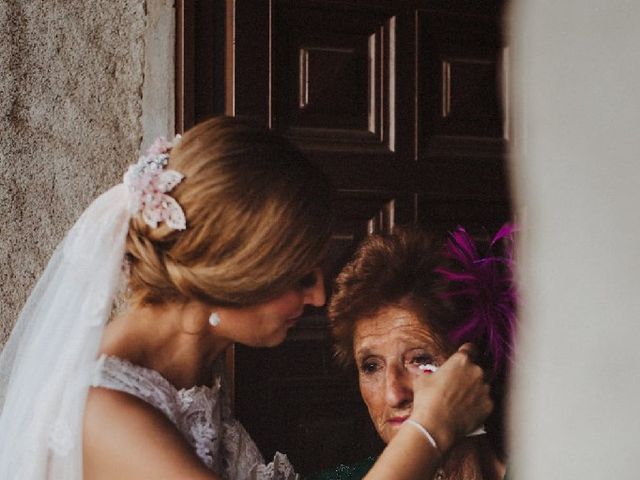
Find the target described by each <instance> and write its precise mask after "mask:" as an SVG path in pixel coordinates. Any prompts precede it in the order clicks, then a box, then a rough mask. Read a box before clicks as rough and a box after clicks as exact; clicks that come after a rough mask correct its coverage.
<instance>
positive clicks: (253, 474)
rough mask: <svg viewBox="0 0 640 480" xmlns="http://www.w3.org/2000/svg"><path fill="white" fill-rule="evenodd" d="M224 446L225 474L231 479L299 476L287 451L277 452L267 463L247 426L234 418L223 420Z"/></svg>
mask: <svg viewBox="0 0 640 480" xmlns="http://www.w3.org/2000/svg"><path fill="white" fill-rule="evenodd" d="M222 448H223V449H224V451H225V452H224V459H225V474H226V475H225V478H227V479H228V480H297V479H298V478H299V476H298V475H297V474H296V473H295V471H294V469H293V466H292V465H291V462H289V459H288V458H287V456H286V455H284V454H282V453H280V452H276V454H275V456H274V458H273V461H272V462H270V463H268V464H265V462H264V459H263V457H262V454H261V453H260V451H259V450H258V447H257V446H256V444H255V443H254V442H253V440H252V439H251V437H250V436H249V434H248V433H247V431H246V430H245V429H244V427H243V426H242V425H241V424H240V422H238V421H237V420H235V419H232V418H230V419H227V420H226V421H225V422H224V428H223V438H222Z"/></svg>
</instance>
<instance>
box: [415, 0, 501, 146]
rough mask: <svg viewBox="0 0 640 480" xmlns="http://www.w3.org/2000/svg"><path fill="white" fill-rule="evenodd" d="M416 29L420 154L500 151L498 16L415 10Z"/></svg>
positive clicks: (499, 43)
mask: <svg viewBox="0 0 640 480" xmlns="http://www.w3.org/2000/svg"><path fill="white" fill-rule="evenodd" d="M417 29H418V41H419V45H418V51H419V52H420V53H419V55H418V72H417V73H418V98H419V107H418V117H419V120H418V121H419V130H420V137H419V144H418V145H419V150H420V154H419V155H420V157H430V156H433V155H438V154H448V155H452V154H461V153H467V154H469V153H471V154H476V155H477V154H478V153H479V152H483V151H487V152H490V153H494V154H495V153H498V154H500V153H501V152H500V147H502V144H503V143H504V141H503V138H504V131H503V130H504V128H503V112H502V107H501V102H502V98H501V97H502V95H501V93H500V92H501V90H500V89H501V88H502V85H501V72H502V64H501V57H502V48H503V46H502V39H501V33H500V23H499V19H497V18H495V17H491V16H482V15H464V14H460V13H446V12H445V13H443V12H439V11H430V10H419V11H418V12H417Z"/></svg>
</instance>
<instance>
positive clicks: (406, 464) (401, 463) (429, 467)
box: [364, 425, 441, 480]
mask: <svg viewBox="0 0 640 480" xmlns="http://www.w3.org/2000/svg"><path fill="white" fill-rule="evenodd" d="M440 460H441V458H440V452H439V451H438V450H436V449H435V448H434V447H433V446H432V445H431V444H430V443H428V442H427V440H426V439H425V438H424V436H423V434H422V433H420V431H418V430H417V429H415V428H411V426H410V425H404V426H403V427H402V428H401V429H400V431H399V432H398V433H397V434H396V436H395V437H394V438H393V440H392V441H391V442H390V443H389V445H387V447H386V448H385V449H384V451H383V452H382V455H380V458H378V460H377V461H376V463H375V465H374V466H373V467H372V468H371V470H370V471H369V473H368V474H367V476H366V477H364V478H365V480H389V479H390V478H393V479H394V480H416V479H423V478H430V476H433V475H434V474H435V471H436V469H437V468H438V465H439V464H440Z"/></svg>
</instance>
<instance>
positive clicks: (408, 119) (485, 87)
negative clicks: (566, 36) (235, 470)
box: [177, 0, 509, 472]
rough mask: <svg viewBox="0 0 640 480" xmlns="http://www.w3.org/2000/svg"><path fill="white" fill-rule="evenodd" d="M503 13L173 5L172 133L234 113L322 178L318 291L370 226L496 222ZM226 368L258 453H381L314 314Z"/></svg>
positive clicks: (300, 456)
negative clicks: (276, 343) (269, 132)
mask: <svg viewBox="0 0 640 480" xmlns="http://www.w3.org/2000/svg"><path fill="white" fill-rule="evenodd" d="M501 12H502V5H501V3H500V1H499V0H496V1H479V0H475V1H454V0H448V1H445V0H432V1H426V0H422V1H419V0H413V1H408V0H406V1H401V0H394V1H388V0H387V1H383V0H367V1H365V0H358V1H328V0H325V1H319V0H318V1H316V0H254V1H251V0H227V1H226V2H223V1H214V0H211V1H204V0H200V1H187V0H184V1H183V2H182V3H180V4H179V8H178V14H179V15H178V27H179V29H178V33H179V35H178V37H179V42H178V67H179V68H178V96H177V99H178V125H179V128H180V129H184V128H188V127H189V126H191V125H192V124H193V123H195V122H197V121H198V120H200V119H202V118H205V117H207V116H210V115H213V114H220V113H226V114H229V115H238V116H242V117H245V118H247V119H251V120H253V121H255V122H257V123H260V124H263V125H267V126H269V127H270V128H273V129H275V130H277V131H279V132H282V133H283V134H284V135H286V136H287V137H289V138H290V139H292V140H293V141H294V142H295V143H296V144H298V145H299V146H300V148H301V149H302V150H304V151H305V152H306V154H307V155H308V156H309V157H310V158H311V159H312V160H313V161H314V162H316V163H317V164H318V165H319V166H320V167H321V168H322V169H324V170H325V171H326V172H327V174H328V175H329V176H330V177H331V179H332V180H333V182H334V184H335V186H336V187H337V188H338V190H339V198H340V208H339V213H340V218H339V222H338V224H337V227H336V230H335V232H334V236H333V239H332V245H331V253H330V258H329V260H328V262H327V265H326V272H327V287H329V288H330V284H331V280H332V278H333V277H335V274H336V273H337V272H338V271H339V269H340V268H341V267H342V265H344V263H345V262H346V261H347V259H348V258H349V256H350V255H351V253H352V252H353V250H354V248H355V247H356V245H357V244H358V243H359V242H360V241H361V240H362V239H363V238H364V237H365V236H366V235H367V234H369V233H372V232H378V231H389V230H390V229H391V228H392V227H393V225H394V224H407V223H418V224H421V225H422V226H424V228H426V229H428V230H431V231H433V232H435V233H436V234H443V232H444V231H446V230H447V229H451V228H453V227H455V226H456V225H457V224H463V225H465V226H467V227H468V228H469V229H470V230H472V231H477V230H479V229H481V228H483V227H486V228H488V229H493V228H495V227H496V226H497V225H499V224H500V223H502V222H503V221H505V220H506V219H508V217H509V202H508V192H507V187H506V180H505V165H504V160H505V150H506V143H507V142H506V135H505V131H506V130H507V129H506V127H505V123H506V121H505V115H504V102H503V101H502V100H503V98H502V97H503V91H504V86H503V80H504V76H503V74H502V71H503V68H504V65H503V63H504V58H505V55H504V52H505V45H504V42H503V39H502V35H501ZM230 363H232V371H233V375H234V381H235V389H236V391H235V409H236V414H237V416H238V417H239V418H240V420H241V421H242V422H243V424H244V425H245V427H246V428H247V430H248V431H249V432H250V433H251V435H252V436H253V438H254V439H255V440H256V442H257V443H258V445H259V447H260V448H261V449H262V450H263V452H264V454H265V455H266V456H267V457H269V456H271V455H272V454H273V452H274V451H275V450H280V451H283V452H285V453H287V454H288V455H289V457H290V458H291V460H292V461H293V462H294V465H296V467H297V468H298V469H299V470H300V471H302V472H309V471H313V470H316V469H319V468H323V467H326V466H331V465H334V464H336V463H339V462H349V461H354V460H359V459H362V458H363V457H365V456H367V455H369V454H375V453H377V451H378V449H379V448H380V443H379V441H378V440H377V438H376V435H375V433H374V431H373V429H372V427H371V425H370V421H369V419H368V415H367V412H366V410H365V408H364V406H363V404H362V401H361V400H360V397H359V394H358V391H357V385H356V382H355V372H343V371H341V370H340V369H339V368H338V367H336V366H335V365H334V363H333V361H332V352H331V342H330V338H329V334H328V330H327V322H326V317H325V312H324V309H314V310H308V311H307V312H306V313H305V316H304V318H303V319H302V320H301V321H300V322H299V323H298V325H297V326H296V327H295V328H294V329H293V331H292V332H291V335H290V337H289V338H288V340H287V341H286V342H285V343H284V344H283V345H281V346H280V347H278V348H274V349H265V350H256V349H248V348H243V347H240V346H236V347H235V351H234V352H232V353H231V354H230Z"/></svg>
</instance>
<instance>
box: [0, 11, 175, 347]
mask: <svg viewBox="0 0 640 480" xmlns="http://www.w3.org/2000/svg"><path fill="white" fill-rule="evenodd" d="M167 4H169V5H167ZM171 5H172V2H165V1H164V0H149V1H147V2H145V1H143V0H111V1H109V2H98V1H96V0H89V1H84V0H83V1H80V0H74V1H68V0H64V1H63V0H22V1H13V0H0V72H1V73H0V219H1V221H0V295H1V303H0V309H1V310H0V345H1V344H3V343H4V341H5V340H6V337H7V335H8V332H9V331H10V329H11V326H12V325H13V322H14V321H15V318H16V316H17V314H18V312H19V310H20V308H21V306H22V304H23V302H24V301H25V299H26V297H27V295H28V293H29V291H30V290H31V288H32V286H33V284H34V282H35V280H36V279H37V278H38V276H39V275H40V273H41V272H42V270H43V268H44V267H45V265H46V263H47V260H48V258H49V256H50V255H51V253H52V252H53V250H54V248H55V246H56V245H57V244H58V242H60V240H61V239H62V238H63V235H64V232H65V231H66V230H67V229H68V228H69V227H70V226H71V225H72V224H73V222H74V221H75V219H76V218H77V217H78V216H79V214H80V213H81V212H82V210H83V209H84V208H85V207H86V206H87V205H88V204H89V203H90V201H91V200H92V199H93V198H94V197H95V196H96V195H97V194H99V193H100V192H102V191H104V190H106V189H107V188H108V187H110V186H111V185H114V184H115V183H118V182H119V181H120V179H121V176H122V173H123V171H124V169H125V167H126V166H127V165H128V164H130V163H133V161H134V160H135V159H136V156H137V152H138V150H139V148H140V145H141V143H142V140H143V136H145V133H144V132H145V124H149V122H145V118H144V117H145V116H144V115H143V91H154V92H156V94H157V95H156V98H159V99H156V100H155V101H154V102H153V105H154V108H155V109H156V111H155V112H152V114H153V118H154V121H153V122H151V123H152V124H153V125H152V127H151V130H160V129H162V128H163V125H161V123H162V122H158V120H157V119H158V118H159V117H162V114H161V113H159V112H158V110H161V111H162V112H164V113H165V114H166V113H167V112H169V111H171V112H172V111H173V103H172V102H173V100H172V90H171V87H172V85H170V82H169V80H167V78H168V77H166V76H163V75H161V74H160V73H158V72H162V68H163V67H162V64H160V65H158V64H155V65H152V68H150V66H149V65H148V64H147V65H145V58H146V56H148V55H149V52H151V57H152V58H155V59H156V61H157V60H162V61H163V62H167V61H170V60H171V59H172V55H173V50H172V44H173V36H172V31H170V28H171V20H172V18H173V17H172V6H171ZM159 9H160V14H159V16H158V12H159ZM158 28H160V29H162V30H163V31H165V32H166V35H159V34H158V31H157V29H158ZM149 29H156V30H155V31H151V32H150V30H149ZM149 38H152V39H153V38H155V42H156V44H155V45H156V46H157V42H158V41H159V42H160V43H161V44H162V43H163V42H164V45H165V46H164V51H162V52H161V54H160V55H159V54H158V52H157V48H156V51H155V53H153V48H152V47H154V44H153V43H149V42H148V39H149ZM167 45H168V47H167ZM168 48H171V51H170V52H169V54H168V55H167V51H166V50H167V49H168ZM165 67H168V68H167V69H166V71H169V72H170V73H171V75H169V77H171V79H172V73H173V66H172V65H165ZM145 71H146V72H156V73H155V75H154V76H153V77H150V78H147V81H146V82H145ZM165 77H166V78H165ZM156 78H157V79H159V80H160V81H161V82H163V89H160V90H157V89H153V86H152V83H153V81H158V80H155V79H156ZM150 81H151V83H150ZM158 92H159V93H158ZM163 95H164V96H163ZM163 98H164V99H165V100H166V102H167V105H166V106H163V107H159V102H161V101H162V99H163ZM165 117H166V118H171V117H172V115H165ZM159 123H160V125H159ZM166 123H167V122H165V124H166ZM145 141H146V139H145Z"/></svg>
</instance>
